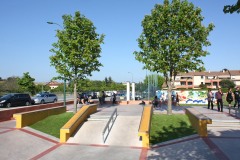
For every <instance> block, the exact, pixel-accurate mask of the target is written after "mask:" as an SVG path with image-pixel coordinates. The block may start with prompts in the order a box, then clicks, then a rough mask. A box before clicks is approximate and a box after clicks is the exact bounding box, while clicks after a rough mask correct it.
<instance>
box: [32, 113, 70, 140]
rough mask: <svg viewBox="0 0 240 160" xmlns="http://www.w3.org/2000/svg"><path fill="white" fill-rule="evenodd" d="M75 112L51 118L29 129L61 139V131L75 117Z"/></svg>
mask: <svg viewBox="0 0 240 160" xmlns="http://www.w3.org/2000/svg"><path fill="white" fill-rule="evenodd" d="M73 115H74V113H73V112H66V113H62V114H58V115H52V116H49V117H47V118H45V119H43V120H41V121H39V122H37V123H35V124H33V125H31V126H29V127H31V128H33V129H36V130H39V131H41V132H44V133H46V134H49V135H52V136H54V137H57V138H60V129H61V128H62V127H63V126H64V125H65V124H66V123H67V122H68V121H69V120H70V119H71V118H72V117H73Z"/></svg>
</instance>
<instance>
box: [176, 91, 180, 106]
mask: <svg viewBox="0 0 240 160" xmlns="http://www.w3.org/2000/svg"><path fill="white" fill-rule="evenodd" d="M176 105H177V106H180V104H179V95H178V93H176Z"/></svg>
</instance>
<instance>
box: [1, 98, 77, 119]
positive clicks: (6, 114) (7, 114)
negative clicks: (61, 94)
mask: <svg viewBox="0 0 240 160" xmlns="http://www.w3.org/2000/svg"><path fill="white" fill-rule="evenodd" d="M63 104H64V102H57V103H46V104H39V105H32V106H20V107H12V108H6V109H3V110H0V122H1V121H7V120H11V119H12V118H13V115H14V114H16V113H22V112H29V111H35V110H39V109H47V108H53V107H60V106H63ZM69 104H73V101H72V100H71V101H67V102H66V105H69Z"/></svg>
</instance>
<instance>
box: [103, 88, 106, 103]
mask: <svg viewBox="0 0 240 160" xmlns="http://www.w3.org/2000/svg"><path fill="white" fill-rule="evenodd" d="M105 98H106V94H105V92H104V91H102V103H103V104H104V103H105Z"/></svg>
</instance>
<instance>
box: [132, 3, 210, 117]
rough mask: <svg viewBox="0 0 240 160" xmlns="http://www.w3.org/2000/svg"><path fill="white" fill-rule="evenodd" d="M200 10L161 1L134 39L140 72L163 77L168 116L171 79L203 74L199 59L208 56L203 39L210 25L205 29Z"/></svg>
mask: <svg viewBox="0 0 240 160" xmlns="http://www.w3.org/2000/svg"><path fill="white" fill-rule="evenodd" d="M203 19H204V17H203V16H201V9H200V8H196V7H195V6H194V5H193V4H192V3H189V2H188V1H187V0H184V1H180V0H172V3H170V2H169V0H164V3H163V4H156V5H155V7H154V9H153V10H152V12H151V14H150V15H146V16H145V17H144V19H143V21H142V27H143V32H142V34H141V35H140V37H139V38H138V45H139V47H140V49H141V51H135V52H134V54H135V57H136V59H137V60H138V61H140V62H142V63H144V64H145V66H144V69H147V70H149V71H152V72H157V73H159V72H160V73H163V75H164V78H165V82H166V84H167V86H168V99H169V101H168V114H172V106H171V104H172V102H171V92H172V87H173V84H174V80H175V77H176V75H177V74H178V73H180V72H188V71H192V70H197V71H201V70H204V67H203V61H202V59H201V58H202V57H205V56H206V55H207V54H208V52H207V51H204V50H203V47H204V46H209V45H210V42H209V41H208V39H207V37H208V35H209V33H210V31H212V30H213V28H214V25H213V24H209V25H208V26H207V27H205V26H204V25H203V24H202V21H203Z"/></svg>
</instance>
